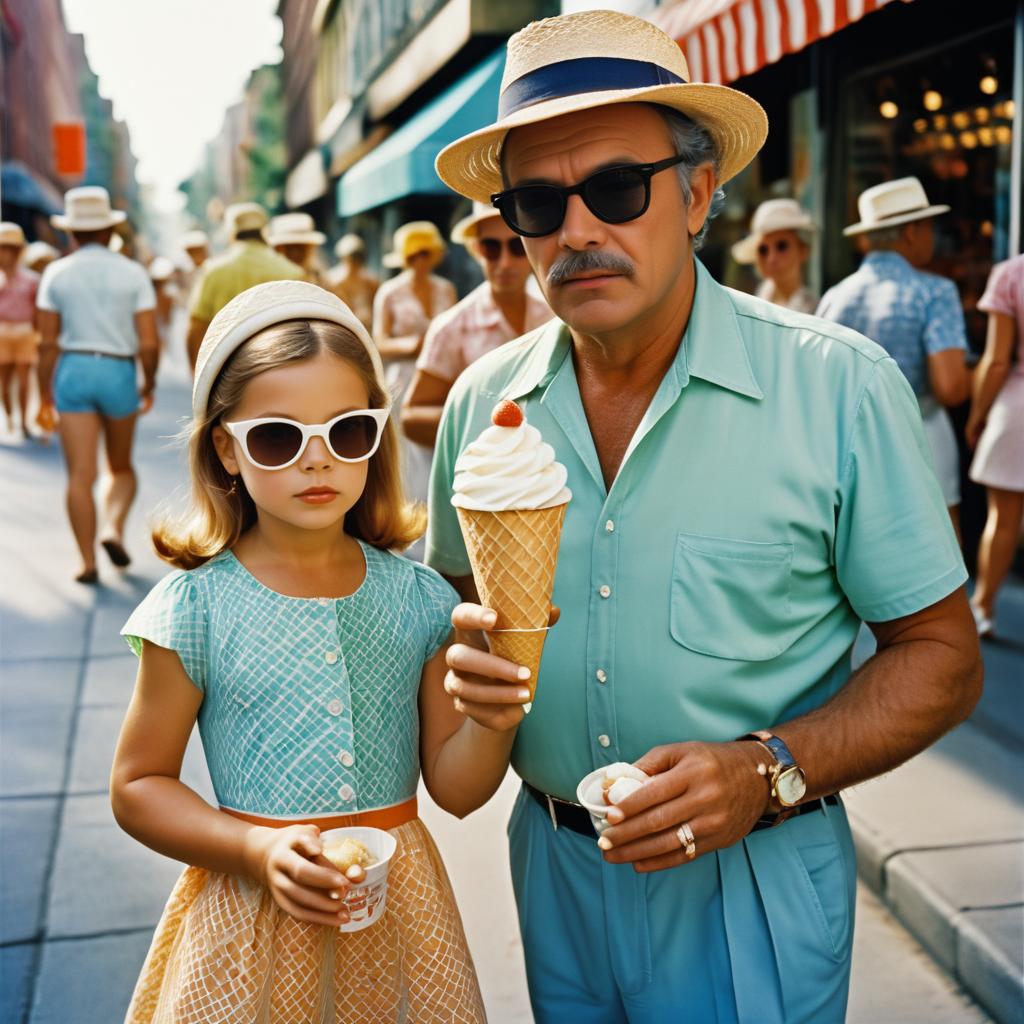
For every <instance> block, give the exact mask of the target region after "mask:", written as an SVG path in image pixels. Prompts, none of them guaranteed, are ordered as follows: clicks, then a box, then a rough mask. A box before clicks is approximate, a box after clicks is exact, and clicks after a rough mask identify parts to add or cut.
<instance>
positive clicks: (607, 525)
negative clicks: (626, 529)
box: [604, 519, 615, 533]
mask: <svg viewBox="0 0 1024 1024" xmlns="http://www.w3.org/2000/svg"><path fill="white" fill-rule="evenodd" d="M604 528H605V529H606V530H607V531H608V532H609V533H614V532H615V524H614V523H613V522H612V521H611V520H610V519H609V520H607V521H606V522H605V524H604Z"/></svg>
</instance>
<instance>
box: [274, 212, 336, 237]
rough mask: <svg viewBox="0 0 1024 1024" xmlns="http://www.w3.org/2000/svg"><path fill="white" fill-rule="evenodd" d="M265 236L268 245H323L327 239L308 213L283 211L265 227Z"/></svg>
mask: <svg viewBox="0 0 1024 1024" xmlns="http://www.w3.org/2000/svg"><path fill="white" fill-rule="evenodd" d="M263 237H264V238H265V239H266V242H267V245H323V244H324V242H326V241H327V236H326V235H325V234H324V233H323V232H322V231H317V229H316V224H314V223H313V218H312V217H310V215H309V214H308V213H282V214H281V215H280V216H279V217H275V218H274V219H273V220H272V221H271V222H270V223H269V224H268V225H267V226H266V227H265V228H264V229H263Z"/></svg>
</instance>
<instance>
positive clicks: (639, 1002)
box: [508, 790, 856, 1024]
mask: <svg viewBox="0 0 1024 1024" xmlns="http://www.w3.org/2000/svg"><path fill="white" fill-rule="evenodd" d="M508 833H509V850H510V855H511V863H512V882H513V886H514V888H515V895H516V903H517V905H518V908H519V926H520V930H521V932H522V937H523V948H524V951H525V954H526V972H527V978H528V981H529V986H530V1001H531V1003H532V1004H533V1013H534V1017H535V1019H536V1024H567V1022H571V1024H670V1022H671V1024H841V1022H842V1021H843V1020H844V1018H845V1015H846V999H847V992H848V989H849V981H850V953H851V947H852V943H853V916H854V904H855V899H856V866H855V861H854V851H853V842H852V839H851V837H850V829H849V826H848V825H847V821H846V813H845V811H844V810H843V809H842V808H841V807H826V808H825V811H824V812H822V811H817V812H811V813H807V814H802V815H800V816H799V817H797V818H792V819H790V820H789V821H787V822H785V823H784V824H782V825H780V826H779V827H778V828H774V829H765V830H763V831H760V832H755V833H753V834H752V835H750V836H748V837H747V838H746V839H744V840H743V841H742V842H740V843H737V844H736V845H735V846H733V847H730V848H729V849H726V850H719V851H718V852H717V853H713V854H710V855H708V856H705V857H699V858H698V859H697V860H695V861H694V862H693V863H692V864H685V865H682V866H680V867H678V868H673V869H671V870H668V871H659V872H656V873H654V874H646V875H640V874H637V873H636V872H635V871H634V870H633V868H632V867H631V866H630V865H628V864H608V863H606V862H605V861H604V859H603V858H602V857H601V855H600V853H601V851H600V850H599V849H598V847H597V837H596V836H595V837H594V838H593V839H591V838H589V837H583V836H581V835H579V834H577V833H575V832H572V831H570V830H569V829H565V828H560V829H558V830H557V831H556V830H555V829H554V828H553V827H552V824H551V819H550V817H549V816H548V814H547V813H546V812H545V810H544V809H543V808H542V807H540V805H538V804H537V803H536V802H535V801H534V800H533V799H532V798H531V797H530V796H529V795H528V794H527V793H526V791H525V790H523V791H522V792H521V793H520V794H519V798H518V800H517V801H516V804H515V807H514V809H513V811H512V817H511V818H510V820H509V826H508ZM697 842H698V844H699V842H700V837H699V836H698V837H697Z"/></svg>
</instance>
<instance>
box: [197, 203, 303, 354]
mask: <svg viewBox="0 0 1024 1024" xmlns="http://www.w3.org/2000/svg"><path fill="white" fill-rule="evenodd" d="M267 220H268V217H267V211H266V210H264V209H263V207H262V206H260V205H259V203H233V204H232V205H231V206H229V207H228V208H227V210H225V211H224V225H225V227H226V228H227V232H228V237H229V238H230V239H231V246H230V248H229V249H228V251H227V252H226V253H224V254H223V255H222V256H218V257H216V258H214V259H211V260H207V262H206V263H205V264H204V265H203V273H202V276H201V277H200V279H199V282H198V284H197V285H196V287H195V289H194V290H193V294H192V296H191V298H190V300H189V325H188V336H187V338H186V342H185V344H186V347H187V349H188V356H189V362H190V363H191V364H192V365H193V366H194V365H195V361H196V354H197V353H198V351H199V346H200V345H201V344H202V341H203V336H204V335H205V334H206V329H207V328H208V327H209V326H210V321H211V320H213V318H214V317H215V316H216V315H217V313H218V312H219V311H220V310H221V309H223V308H224V307H225V306H226V305H227V304H228V303H229V302H230V301H231V300H232V299H233V298H234V297H235V296H236V295H241V293H242V292H244V291H245V290H246V289H247V288H251V287H252V286H253V285H256V284H263V283H265V282H267V281H298V280H302V279H303V278H304V276H305V273H304V271H303V270H302V268H301V267H297V266H296V265H295V264H294V263H292V261H291V260H289V259H286V258H285V257H284V256H282V255H281V254H280V253H277V252H274V250H273V249H271V248H270V246H269V245H267V243H266V241H265V240H264V237H263V230H264V228H266V226H267Z"/></svg>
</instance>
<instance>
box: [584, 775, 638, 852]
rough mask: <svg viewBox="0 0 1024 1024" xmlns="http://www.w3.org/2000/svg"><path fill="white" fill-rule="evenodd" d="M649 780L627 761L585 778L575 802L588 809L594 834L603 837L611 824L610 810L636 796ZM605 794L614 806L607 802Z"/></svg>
mask: <svg viewBox="0 0 1024 1024" xmlns="http://www.w3.org/2000/svg"><path fill="white" fill-rule="evenodd" d="M649 780H650V776H649V775H647V774H646V773H644V772H642V771H641V770H640V769H639V768H635V767H634V766H633V765H631V764H627V763H626V762H625V761H618V762H616V763H615V764H609V765H605V766H604V767H603V768H598V769H597V770H596V771H593V772H591V773H590V774H589V775H585V776H584V777H583V778H582V779H581V780H580V784H579V785H578V786H577V787H576V799H577V800H578V801H579V802H580V803H581V804H582V805H583V806H584V807H585V808H586V809H587V811H588V812H589V814H590V820H591V821H592V822H593V824H594V831H595V832H596V833H597V834H598V835H601V833H602V832H604V830H605V829H606V828H609V827H610V826H609V824H608V808H609V807H611V806H612V804H616V803H618V802H619V800H624V799H625V798H626V797H627V796H628V795H629V794H630V793H634V792H636V790H637V789H639V788H640V786H642V785H643V784H644V783H645V782H648V781H649ZM605 793H607V794H608V796H609V797H610V799H611V804H609V803H606V802H605Z"/></svg>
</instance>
